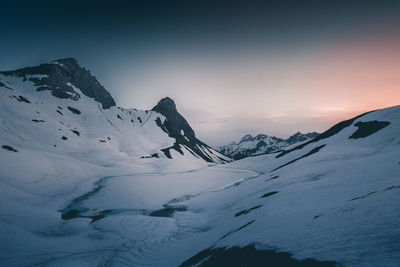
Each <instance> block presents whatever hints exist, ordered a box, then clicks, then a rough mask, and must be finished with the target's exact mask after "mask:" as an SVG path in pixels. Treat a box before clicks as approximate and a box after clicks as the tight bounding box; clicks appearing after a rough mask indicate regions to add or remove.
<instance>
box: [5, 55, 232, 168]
mask: <svg viewBox="0 0 400 267" xmlns="http://www.w3.org/2000/svg"><path fill="white" fill-rule="evenodd" d="M0 83H1V84H0V93H1V112H0V120H1V121H2V127H1V130H0V141H1V142H2V143H3V144H4V145H8V144H13V147H14V145H15V147H17V148H18V150H19V148H26V149H33V150H37V149H40V150H47V151H51V152H52V153H61V154H68V153H75V154H76V153H82V154H85V153H89V151H90V153H93V152H96V153H97V154H102V153H104V154H105V155H113V154H115V153H117V154H118V155H119V156H126V155H128V156H130V157H134V158H143V159H144V158H158V157H159V156H161V157H168V158H182V157H183V158H187V159H190V160H194V161H198V160H200V161H203V160H204V161H206V162H215V163H224V162H229V161H230V159H229V158H226V157H225V156H223V155H221V154H220V153H218V152H217V151H215V150H214V149H212V148H211V147H209V146H207V145H206V144H204V143H203V142H201V141H199V140H198V139H197V138H196V137H195V133H194V131H193V129H192V128H191V127H190V125H189V124H188V123H187V121H186V120H185V119H184V118H183V117H182V115H180V114H179V113H178V111H177V110H176V106H175V103H174V101H173V100H172V99H170V98H165V99H163V100H161V101H160V103H159V104H158V105H157V106H156V107H154V109H153V111H148V110H146V111H144V110H143V111H142V110H136V109H123V108H120V107H116V106H115V101H114V99H113V98H112V96H111V95H110V93H109V92H108V91H107V90H106V89H105V88H104V87H103V86H102V85H101V84H100V83H99V82H98V81H97V79H96V78H95V77H93V76H92V75H91V74H90V72H89V71H88V70H86V69H84V68H83V67H81V66H79V64H78V62H77V61H76V60H75V59H73V58H66V59H59V60H55V61H53V62H51V63H46V64H41V65H39V66H35V67H28V68H23V69H18V70H14V71H4V72H0ZM39 122H40V123H39ZM0 144H1V143H0Z"/></svg>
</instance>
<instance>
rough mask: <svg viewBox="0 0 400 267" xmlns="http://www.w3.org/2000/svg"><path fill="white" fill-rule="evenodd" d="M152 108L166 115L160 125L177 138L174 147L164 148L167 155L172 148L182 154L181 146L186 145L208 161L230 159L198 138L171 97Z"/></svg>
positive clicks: (226, 160) (192, 151) (225, 160)
mask: <svg viewBox="0 0 400 267" xmlns="http://www.w3.org/2000/svg"><path fill="white" fill-rule="evenodd" d="M152 110H153V111H156V112H158V113H160V114H162V115H164V116H165V118H166V120H165V122H164V123H163V124H161V122H158V124H159V127H160V128H161V129H163V130H165V131H166V132H167V133H168V135H169V136H170V137H172V138H175V140H176V141H175V144H174V145H173V146H172V147H168V148H166V149H163V152H164V153H165V154H166V155H167V157H171V152H170V150H171V149H174V150H176V151H178V152H179V153H181V154H182V153H183V152H182V149H181V148H182V147H185V148H186V149H188V150H189V151H190V152H191V153H193V154H196V155H198V156H200V157H201V158H202V159H204V160H205V161H208V162H213V161H215V158H217V159H218V161H220V162H228V161H229V159H227V158H224V157H223V156H222V155H218V154H216V151H214V150H213V149H212V148H211V147H209V146H208V145H206V144H205V143H203V142H202V141H200V140H199V139H197V138H196V135H195V133H194V131H193V129H192V127H190V125H189V123H188V122H187V121H186V119H185V118H184V117H183V116H182V115H181V114H180V113H179V112H178V110H177V109H176V104H175V102H174V100H172V99H171V98H169V97H165V98H163V99H161V100H160V101H159V102H158V104H157V105H156V106H155V107H154V108H153V109H152ZM213 151H214V152H213Z"/></svg>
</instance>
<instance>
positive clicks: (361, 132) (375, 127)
mask: <svg viewBox="0 0 400 267" xmlns="http://www.w3.org/2000/svg"><path fill="white" fill-rule="evenodd" d="M389 124H390V122H388V121H377V120H374V121H367V122H361V121H359V122H357V123H356V124H354V126H357V127H358V129H357V131H355V132H354V133H353V134H352V135H351V136H350V137H349V139H358V138H364V137H367V136H370V135H371V134H374V133H376V132H378V131H379V130H382V129H383V128H385V127H386V126H388V125H389Z"/></svg>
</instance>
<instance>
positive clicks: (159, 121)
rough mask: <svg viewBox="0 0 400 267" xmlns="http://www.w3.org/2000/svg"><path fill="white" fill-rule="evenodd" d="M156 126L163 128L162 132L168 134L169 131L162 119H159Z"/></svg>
mask: <svg viewBox="0 0 400 267" xmlns="http://www.w3.org/2000/svg"><path fill="white" fill-rule="evenodd" d="M156 124H157V126H158V127H160V128H161V130H163V132H165V133H168V130H167V128H165V126H164V124H162V122H161V119H160V117H157V119H156Z"/></svg>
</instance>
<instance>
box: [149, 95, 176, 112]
mask: <svg viewBox="0 0 400 267" xmlns="http://www.w3.org/2000/svg"><path fill="white" fill-rule="evenodd" d="M153 110H154V111H157V112H160V113H161V114H163V113H169V112H171V111H176V105H175V102H174V100H172V99H171V98H169V97H165V98H163V99H161V100H160V101H159V102H158V104H157V105H156V106H155V107H154V108H153Z"/></svg>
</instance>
